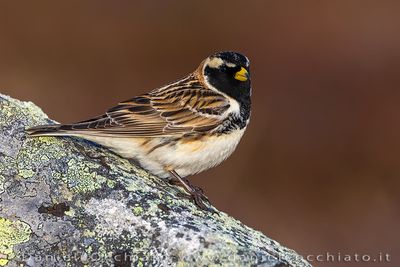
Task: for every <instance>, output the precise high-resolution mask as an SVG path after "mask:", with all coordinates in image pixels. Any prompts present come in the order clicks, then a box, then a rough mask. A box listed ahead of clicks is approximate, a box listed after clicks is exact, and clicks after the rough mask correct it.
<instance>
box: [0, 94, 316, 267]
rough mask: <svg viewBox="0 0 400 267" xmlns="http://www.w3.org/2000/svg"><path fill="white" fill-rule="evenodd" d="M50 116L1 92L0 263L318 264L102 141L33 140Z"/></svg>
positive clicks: (117, 264) (104, 264) (146, 264)
mask: <svg viewBox="0 0 400 267" xmlns="http://www.w3.org/2000/svg"><path fill="white" fill-rule="evenodd" d="M49 122H51V121H50V120H49V119H48V118H47V116H46V115H45V114H44V113H43V112H42V111H41V110H40V109H39V108H38V107H36V106H35V105H34V104H32V103H30V102H20V101H18V100H15V99H12V98H10V97H7V96H2V95H0V266H4V265H6V266H20V265H23V266H83V265H88V266H130V265H133V266H170V265H175V266H176V265H177V266H207V265H213V266H215V265H221V266H241V265H245V266H249V265H261V266H310V265H309V264H308V263H307V262H306V261H305V260H304V259H303V258H302V257H301V256H299V255H298V254H296V253H295V252H294V251H292V250H290V249H287V248H285V247H283V246H281V245H280V244H279V243H277V242H275V241H273V240H271V239H269V238H267V237H265V236H264V235H263V234H262V233H260V232H257V231H255V230H252V229H250V228H249V227H246V226H245V225H243V224H242V223H240V222H239V221H237V220H235V219H233V218H231V217H229V216H227V215H226V214H224V213H222V212H219V213H218V214H213V213H210V212H208V213H207V212H203V211H201V210H199V209H198V208H197V207H196V206H195V205H193V204H192V203H191V202H190V201H188V200H185V199H182V198H179V197H178V196H177V195H178V194H179V193H182V191H181V189H180V188H177V187H174V186H171V185H169V184H168V183H166V182H165V181H162V180H160V179H157V178H156V177H154V176H152V175H151V174H149V173H148V172H146V171H145V170H143V169H141V168H139V167H137V166H135V165H134V164H132V163H131V162H129V161H128V160H126V159H122V158H120V157H118V156H116V155H114V154H113V153H111V152H109V151H108V150H106V149H104V148H102V147H99V146H98V145H96V144H93V143H89V142H87V141H84V140H79V139H73V138H53V137H40V138H29V137H28V136H26V134H25V132H24V129H25V128H26V127H30V126H34V125H39V124H45V123H49Z"/></svg>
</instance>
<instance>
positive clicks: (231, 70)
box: [200, 52, 251, 102]
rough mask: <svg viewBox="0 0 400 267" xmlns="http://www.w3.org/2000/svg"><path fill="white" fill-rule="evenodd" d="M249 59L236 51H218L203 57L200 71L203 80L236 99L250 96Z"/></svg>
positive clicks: (241, 99)
mask: <svg viewBox="0 0 400 267" xmlns="http://www.w3.org/2000/svg"><path fill="white" fill-rule="evenodd" d="M249 65H250V61H249V59H248V58H247V57H245V56H243V55H242V54H239V53H236V52H219V53H215V54H213V55H211V56H209V57H208V58H206V59H205V61H204V62H203V64H202V65H201V66H202V68H201V70H200V71H201V72H202V75H203V77H204V80H205V82H206V83H207V84H208V85H209V86H211V87H212V89H216V90H218V91H220V92H222V93H224V94H226V95H228V96H230V97H232V98H234V99H236V100H238V101H239V102H242V101H244V100H246V99H249V98H250V95H251V81H250V69H249Z"/></svg>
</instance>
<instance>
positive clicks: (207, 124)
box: [28, 52, 251, 210]
mask: <svg viewBox="0 0 400 267" xmlns="http://www.w3.org/2000/svg"><path fill="white" fill-rule="evenodd" d="M250 96H251V82H250V71H249V60H248V58H247V57H245V56H243V55H241V54H239V53H236V52H219V53H215V54H213V55H211V56H209V57H208V58H206V59H205V60H204V61H203V62H201V64H200V66H199V67H198V68H197V69H196V70H195V71H194V72H192V73H191V74H189V75H187V76H186V77H184V78H182V79H180V80H178V81H175V82H172V83H169V84H167V85H165V86H163V87H160V88H157V89H154V90H152V91H150V92H148V93H145V94H142V95H139V96H137V97H134V98H132V99H129V100H127V101H123V102H120V103H119V104H118V105H117V106H116V107H113V108H111V109H109V110H108V111H107V112H106V113H105V114H104V115H101V116H98V117H96V118H93V119H89V120H85V121H81V122H78V123H74V124H56V125H43V126H38V127H34V128H30V129H28V133H29V134H30V135H32V136H74V137H79V138H84V139H87V140H90V141H93V142H96V143H98V144H100V145H102V146H104V147H106V148H108V149H110V150H112V151H114V152H115V153H117V154H118V155H120V156H122V157H124V158H128V159H135V160H136V161H137V162H139V163H140V164H141V166H142V167H143V168H145V169H147V170H148V171H150V172H151V173H153V174H155V175H156V176H158V177H160V178H166V179H169V180H170V181H174V183H180V185H181V186H183V187H184V189H185V190H186V191H187V192H188V193H189V194H190V196H191V198H192V199H193V200H194V202H195V203H196V204H197V206H199V207H200V208H202V209H206V210H207V209H208V208H207V206H206V205H205V204H204V202H203V201H204V200H207V198H206V197H205V196H204V194H203V191H202V190H201V189H200V188H198V187H196V186H194V185H192V184H191V183H190V182H189V181H188V180H187V179H186V178H185V177H187V176H189V175H193V174H196V173H199V172H201V171H204V170H207V169H209V168H212V167H214V166H216V165H218V164H220V163H221V162H222V161H224V160H225V159H226V158H227V157H229V156H230V155H231V154H232V153H233V151H234V150H235V148H236V146H237V145H238V143H239V141H240V139H241V138H242V136H243V133H244V131H245V130H246V127H247V124H248V123H249V118H250V107H251V101H250Z"/></svg>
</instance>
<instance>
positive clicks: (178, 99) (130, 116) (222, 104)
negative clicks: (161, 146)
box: [71, 76, 229, 137]
mask: <svg viewBox="0 0 400 267" xmlns="http://www.w3.org/2000/svg"><path fill="white" fill-rule="evenodd" d="M228 108H229V101H228V99H226V98H225V97H224V96H223V95H221V94H218V93H217V92H214V91H212V90H209V89H206V88H204V87H203V86H202V85H201V83H200V82H199V81H198V80H197V79H196V78H194V76H192V77H191V76H189V77H188V78H186V79H183V80H181V81H178V82H176V83H173V84H171V85H169V86H166V87H163V88H160V89H156V90H154V91H152V92H150V93H148V94H145V95H142V96H138V97H135V98H133V99H130V100H128V101H124V102H121V103H120V104H119V105H118V106H116V107H114V108H112V109H110V110H109V111H108V112H107V113H106V114H105V115H104V116H101V117H97V118H94V119H92V120H88V121H83V122H80V123H77V124H74V125H72V127H71V128H72V129H71V130H85V131H92V132H94V133H95V134H96V135H104V134H106V135H108V134H110V135H114V134H115V135H120V136H121V137H122V136H125V137H155V136H174V135H181V134H186V133H191V132H193V133H196V132H198V133H201V132H206V131H209V130H212V129H214V128H216V127H217V126H218V125H219V123H220V122H221V119H222V116H223V114H224V112H225V111H226V110H227V109H228Z"/></svg>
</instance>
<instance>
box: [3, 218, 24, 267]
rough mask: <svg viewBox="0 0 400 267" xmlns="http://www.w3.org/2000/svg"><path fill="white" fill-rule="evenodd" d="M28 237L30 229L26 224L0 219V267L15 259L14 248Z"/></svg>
mask: <svg viewBox="0 0 400 267" xmlns="http://www.w3.org/2000/svg"><path fill="white" fill-rule="evenodd" d="M30 235H31V228H30V227H29V225H28V224H27V223H25V222H22V221H19V220H17V221H11V220H7V219H5V218H0V266H5V265H6V264H7V263H8V261H9V260H10V259H12V258H14V257H15V254H14V251H13V249H14V246H15V245H18V244H21V243H23V242H26V241H28V240H29V238H30Z"/></svg>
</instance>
